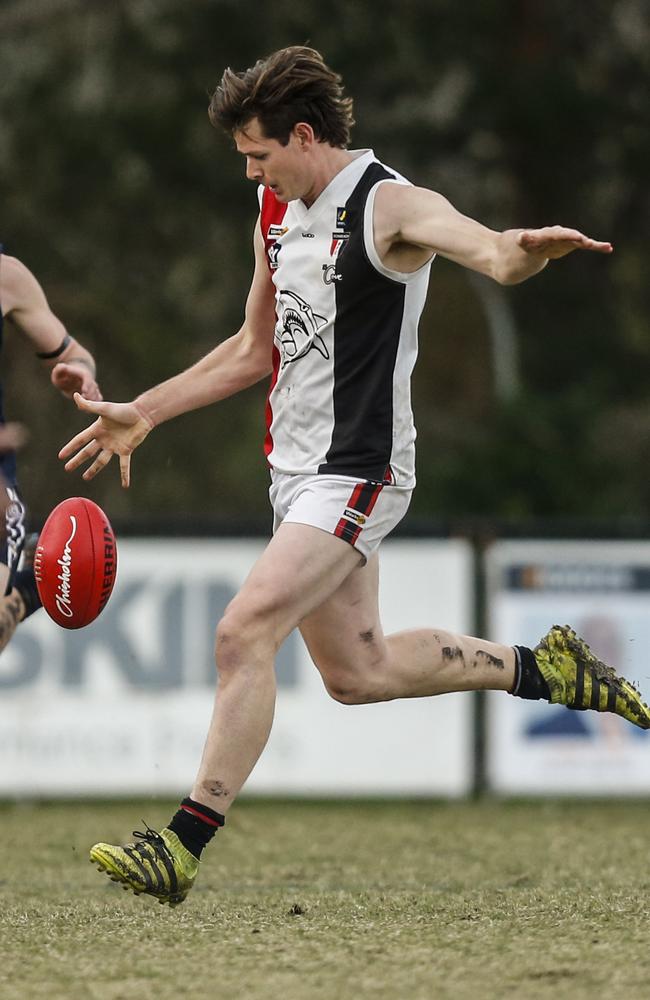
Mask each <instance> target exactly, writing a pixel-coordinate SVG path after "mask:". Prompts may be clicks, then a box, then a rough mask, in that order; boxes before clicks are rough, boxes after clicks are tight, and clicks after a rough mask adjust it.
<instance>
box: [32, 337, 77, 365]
mask: <svg viewBox="0 0 650 1000" xmlns="http://www.w3.org/2000/svg"><path fill="white" fill-rule="evenodd" d="M71 341H72V337H71V336H70V334H69V333H66V335H65V337H64V338H63V340H62V341H61V343H60V344H59V346H58V347H57V348H56V350H55V351H37V352H36V357H37V358H41V359H42V360H43V361H51V360H52V358H58V356H59V354H63V352H64V351H65V349H66V347H67V346H68V344H69V343H70V342H71Z"/></svg>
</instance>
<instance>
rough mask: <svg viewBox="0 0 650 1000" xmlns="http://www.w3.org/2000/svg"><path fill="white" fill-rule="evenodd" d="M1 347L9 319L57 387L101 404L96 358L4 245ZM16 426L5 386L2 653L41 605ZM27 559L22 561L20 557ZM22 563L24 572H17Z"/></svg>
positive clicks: (0, 461) (0, 481)
mask: <svg viewBox="0 0 650 1000" xmlns="http://www.w3.org/2000/svg"><path fill="white" fill-rule="evenodd" d="M0 306H1V310H0V346H1V345H2V336H3V332H4V320H9V321H10V322H11V324H12V325H13V326H14V328H15V329H16V330H17V331H18V333H20V334H22V335H23V336H24V337H25V338H26V340H27V342H28V343H29V344H30V346H31V347H32V349H33V350H34V351H35V353H36V357H37V358H40V360H41V363H42V365H43V366H44V367H45V368H46V370H47V371H49V372H50V379H51V382H52V385H53V386H54V387H55V388H57V389H58V390H59V391H60V392H62V393H63V395H64V396H67V397H68V398H69V399H71V398H72V396H73V394H74V393H75V392H80V393H81V394H82V395H83V396H84V398H86V399H90V400H95V401H97V400H100V399H101V398H102V395H101V393H100V391H99V388H98V385H97V382H96V381H95V362H94V359H93V356H92V354H91V353H90V352H89V351H87V350H86V348H85V347H82V346H81V344H80V343H79V342H78V341H77V340H75V339H74V338H73V337H71V336H70V334H69V333H67V332H66V329H65V327H64V326H63V324H62V322H61V320H60V319H58V318H57V317H56V316H55V315H54V313H53V312H52V310H51V309H50V307H49V305H48V303H47V299H46V297H45V293H44V292H43V289H42V288H41V286H40V285H39V283H38V281H37V280H36V278H35V277H34V275H33V274H32V272H31V271H30V270H29V269H28V268H27V267H26V266H25V265H24V264H23V263H21V261H19V260H18V259H17V258H16V257H10V256H8V255H7V254H3V253H2V246H0ZM23 436H24V435H23V434H22V433H21V429H20V428H19V427H18V426H17V425H16V424H5V419H4V413H3V406H2V386H1V385H0V490H2V494H3V496H2V501H1V502H0V507H1V508H2V509H4V515H5V532H2V533H1V534H2V535H3V536H4V537H3V538H2V540H1V541H0V652H2V650H3V649H4V648H5V647H6V645H7V643H8V642H9V641H10V639H11V637H12V636H13V634H14V632H15V630H16V627H17V625H18V623H19V622H21V621H22V620H23V619H24V618H26V617H28V616H29V615H31V614H33V613H34V611H37V610H38V608H40V606H41V602H40V598H39V596H38V591H37V589H36V581H35V579H34V570H33V567H32V565H31V562H32V559H33V548H34V544H35V541H34V544H32V545H27V546H26V545H25V530H26V509H25V505H24V503H23V500H22V497H21V495H20V491H19V489H18V484H17V481H16V452H15V449H16V447H18V446H19V445H20V444H21V442H22V439H23ZM21 557H22V558H21ZM19 564H20V569H19V568H18V567H19Z"/></svg>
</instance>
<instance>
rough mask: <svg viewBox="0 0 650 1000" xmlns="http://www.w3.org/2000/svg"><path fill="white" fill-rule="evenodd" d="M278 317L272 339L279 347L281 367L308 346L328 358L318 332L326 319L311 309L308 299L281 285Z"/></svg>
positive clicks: (302, 355) (294, 359)
mask: <svg viewBox="0 0 650 1000" xmlns="http://www.w3.org/2000/svg"><path fill="white" fill-rule="evenodd" d="M278 317H279V321H278V325H277V327H276V330H275V340H276V342H277V344H278V347H279V349H280V355H281V357H282V365H281V367H282V368H284V367H285V365H288V364H290V363H291V362H292V361H298V360H299V359H300V358H304V357H305V355H306V354H309V352H310V351H311V350H312V349H313V350H316V351H318V353H319V354H320V355H322V357H324V358H326V359H329V356H330V355H329V351H328V350H327V344H326V343H325V341H324V340H323V338H322V337H321V335H320V333H319V332H318V331H319V330H322V328H323V327H324V326H325V325H326V323H327V320H326V318H325V317H324V316H319V315H318V314H317V313H315V312H314V310H313V309H312V307H311V306H310V305H309V303H308V302H305V300H304V299H301V298H300V296H299V295H296V293H295V292H290V291H288V290H286V289H285V290H284V291H282V292H280V297H279V300H278Z"/></svg>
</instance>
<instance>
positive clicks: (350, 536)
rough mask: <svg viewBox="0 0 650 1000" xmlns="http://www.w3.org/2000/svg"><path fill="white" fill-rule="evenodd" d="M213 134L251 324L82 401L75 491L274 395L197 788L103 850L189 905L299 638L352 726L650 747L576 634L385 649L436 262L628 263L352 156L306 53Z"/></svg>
mask: <svg viewBox="0 0 650 1000" xmlns="http://www.w3.org/2000/svg"><path fill="white" fill-rule="evenodd" d="M209 113H210V119H211V121H212V123H213V124H214V125H215V126H218V127H221V128H224V129H225V130H226V131H227V132H228V133H230V134H231V135H232V136H233V138H234V141H235V144H236V147H237V150H238V152H239V154H240V155H241V156H242V158H243V160H244V163H245V169H246V176H247V177H248V179H249V180H251V181H252V182H253V183H254V184H256V185H257V188H258V196H259V202H260V215H259V219H258V221H257V224H256V226H255V232H254V237H253V250H254V257H255V271H254V275H253V280H252V285H251V288H250V291H249V293H248V299H247V302H246V309H245V317H244V321H243V324H242V326H241V328H240V329H239V331H238V332H237V333H235V334H234V336H231V337H229V338H228V339H226V340H224V341H223V342H222V343H220V344H219V345H218V346H217V347H216V348H215V349H214V350H213V351H211V352H210V353H209V354H208V355H206V357H204V358H203V359H202V360H201V361H199V362H198V363H197V364H195V365H194V366H193V367H191V368H189V369H188V370H186V371H184V372H182V373H180V374H178V375H176V376H174V377H173V378H171V379H169V380H168V381H166V382H163V383H162V384H160V385H158V386H156V387H154V388H152V389H150V390H149V391H147V392H145V393H143V394H142V395H141V396H138V398H137V399H135V400H134V401H133V402H131V403H109V402H100V403H97V402H92V401H91V400H87V399H84V398H82V396H80V395H77V396H76V397H75V398H76V400H77V405H78V406H79V407H80V409H82V410H84V411H86V412H87V413H89V414H93V415H95V416H96V418H97V419H96V420H95V422H94V423H93V424H92V425H91V426H89V427H88V428H87V429H86V430H84V431H82V432H81V433H80V434H77V435H76V436H75V437H74V438H73V439H72V440H71V441H70V442H69V443H68V444H67V445H66V446H65V447H64V448H63V449H62V450H61V453H60V457H61V458H62V459H64V460H66V469H68V470H73V469H77V468H79V466H81V465H82V464H83V463H84V462H89V463H90V464H89V466H88V468H87V469H86V471H85V472H84V474H83V475H84V478H85V479H92V477H93V476H95V475H96V474H97V473H98V472H99V471H100V470H101V469H103V468H104V466H105V465H106V464H107V463H108V462H109V461H110V459H111V458H112V456H113V455H117V456H118V457H119V462H120V468H121V477H122V484H123V485H124V486H125V487H127V486H128V485H129V483H130V464H131V455H132V453H133V451H134V449H135V448H136V447H137V446H138V445H140V444H141V443H142V442H143V441H144V439H145V438H146V437H147V435H148V434H149V433H150V432H151V431H152V430H153V429H154V428H155V427H157V426H158V425H159V424H161V423H163V422H164V421H166V420H170V419H171V418H173V417H176V416H178V415H179V414H181V413H185V412H187V411H188V410H193V409H196V408H197V407H201V406H207V405H209V404H211V403H215V402H217V401H218V400H221V399H224V398H225V397H227V396H230V395H232V394H233V393H236V392H239V391H240V390H241V389H245V388H246V387H247V386H250V385H252V384H253V383H255V382H257V381H259V380H260V379H262V378H267V377H268V376H269V375H271V387H270V392H269V401H268V407H267V415H268V427H267V437H266V454H267V457H268V461H269V466H270V475H271V486H270V498H271V503H272V506H273V510H274V515H275V526H274V534H273V538H272V539H271V541H270V542H269V545H268V547H267V548H266V550H265V552H264V553H263V554H262V556H261V557H260V559H259V560H258V562H257V563H256V565H255V566H254V568H253V570H252V571H251V573H250V575H249V577H248V579H247V580H246V582H245V583H244V585H243V587H242V588H241V590H240V592H239V593H238V595H237V596H236V597H235V598H234V600H233V601H232V602H231V604H230V605H229V606H228V608H227V609H226V611H225V613H224V616H223V618H222V619H221V621H220V622H219V624H218V627H217V641H216V659H217V664H218V684H217V691H216V698H215V704H214V713H213V716H212V722H211V725H210V728H209V731H208V735H207V740H206V743H205V749H204V753H203V758H202V760H201V763H200V767H199V770H198V775H197V778H196V781H195V784H194V787H193V788H192V790H191V794H190V795H189V796H188V797H187V798H186V799H184V800H183V801H182V803H181V804H180V808H179V809H178V811H177V813H176V814H175V815H174V817H173V818H172V819H171V821H170V823H169V825H168V826H167V827H165V828H164V829H163V830H162V831H161V832H160V833H157V832H155V831H153V830H150V829H147V830H145V831H144V832H142V833H137V834H136V837H137V842H135V843H133V844H128V845H126V846H124V847H121V846H115V845H110V844H103V843H102V844H97V845H95V847H93V848H92V850H91V859H92V860H93V861H95V862H96V863H97V864H98V866H99V867H100V869H102V870H104V871H106V872H107V873H108V874H109V876H110V877H111V878H113V879H114V880H117V881H121V882H122V883H124V884H125V885H127V886H130V887H131V888H132V889H133V890H134V891H135V892H136V893H149V894H151V895H153V896H155V897H157V898H158V899H159V900H160V902H162V903H170V904H172V905H174V904H176V903H179V902H180V901H181V900H183V899H184V898H185V896H186V895H187V892H188V890H189V889H190V887H191V886H192V884H193V882H194V879H195V877H196V874H197V871H198V867H199V858H200V857H201V853H202V851H203V849H204V847H205V846H206V844H207V843H208V842H209V840H210V839H211V837H212V836H213V834H214V833H215V832H216V831H217V830H218V829H219V827H221V826H222V825H223V823H224V817H225V815H226V813H227V811H228V809H229V808H230V806H231V804H232V802H233V801H234V799H235V797H236V795H237V793H238V792H239V790H240V789H241V787H242V785H243V784H244V782H245V781H246V779H247V777H248V775H249V774H250V772H251V770H252V768H253V766H254V764H255V762H256V761H257V759H258V757H259V755H260V754H261V752H262V750H263V748H264V746H265V744H266V741H267V738H268V735H269V732H270V729H271V723H272V719H273V710H274V703H275V675H274V657H275V654H276V652H277V650H278V648H279V646H280V644H281V643H282V641H283V640H284V639H285V638H286V636H287V635H288V634H289V633H290V632H291V631H292V630H293V629H294V628H299V629H300V631H301V633H302V636H303V638H304V640H305V642H306V644H307V647H308V649H309V652H310V654H311V656H312V659H313V661H314V663H315V665H316V667H317V669H318V670H319V671H320V673H321V676H322V679H323V683H324V685H325V688H326V689H327V691H328V692H329V694H330V695H331V696H332V697H333V698H335V699H337V700H338V701H340V702H343V703H345V704H349V705H356V704H363V703H367V702H377V701H387V700H390V699H394V698H415V697H423V696H429V695H436V694H441V693H443V692H448V691H467V690H477V689H492V690H502V691H505V692H510V693H511V694H515V695H517V696H519V697H522V698H544V699H546V700H547V701H549V702H557V703H561V704H565V705H568V706H569V707H571V708H576V709H584V708H592V709H595V710H597V711H609V712H614V713H616V714H617V715H620V716H623V717H624V718H625V719H628V720H629V721H630V722H632V723H634V724H635V725H637V726H640V727H642V728H644V729H647V728H649V727H650V711H649V710H648V708H647V707H646V706H645V705H644V704H643V703H642V701H641V699H640V697H639V695H638V693H637V692H636V690H635V689H634V688H633V687H632V686H631V685H630V684H629V683H627V682H626V681H625V680H623V679H622V678H620V677H619V676H617V674H616V673H615V672H614V670H612V669H611V668H610V667H607V666H605V665H604V664H602V663H600V662H599V661H598V660H597V659H596V658H595V657H594V656H593V655H592V654H591V652H590V651H589V649H588V647H587V646H586V645H585V644H584V643H583V642H582V641H581V640H580V639H578V638H577V637H576V636H575V634H574V633H573V632H572V630H571V629H569V628H568V627H566V626H565V627H553V628H552V629H551V630H550V631H549V633H548V634H547V635H546V636H545V637H544V638H543V639H542V640H541V642H540V643H539V645H538V646H537V647H536V648H535V649H534V650H531V649H528V648H525V647H521V646H517V647H514V648H512V647H508V646H504V645H501V644H498V643H494V642H487V641H485V640H483V639H478V638H472V637H469V636H463V635H455V634H451V633H449V632H448V631H445V630H443V629H439V628H432V627H425V628H421V629H414V630H412V631H407V632H401V633H399V634H396V635H389V636H385V635H384V633H383V630H382V626H381V621H380V619H379V611H378V600H377V581H378V550H379V547H380V544H381V542H382V540H383V539H384V538H385V537H386V535H387V534H388V533H389V532H390V531H391V530H392V529H393V528H394V527H395V525H396V524H397V523H398V522H399V521H400V520H401V519H402V518H403V517H404V515H405V513H406V510H407V508H408V505H409V500H410V497H411V492H412V490H413V487H414V484H415V476H414V455H415V448H414V443H415V430H414V426H413V416H412V412H411V403H410V378H411V372H412V369H413V365H414V363H415V358H416V337H417V326H418V321H419V318H420V315H421V312H422V308H423V305H424V301H425V297H426V293H427V283H428V278H429V269H430V267H431V263H432V261H433V258H434V257H435V255H436V254H440V255H442V256H443V257H447V258H449V259H450V260H453V261H455V262H456V263H458V264H460V265H462V266H463V267H467V268H472V269H473V270H475V271H479V272H481V273H482V274H485V275H489V276H490V277H491V278H493V279H494V280H496V281H498V282H500V283H502V284H513V283H515V282H520V281H524V280H525V279H527V278H530V277H532V276H533V275H536V274H538V273H539V272H540V271H542V270H543V269H544V268H545V267H546V266H547V264H548V263H549V261H550V260H556V259H559V258H561V257H564V256H566V255H567V254H569V253H571V252H572V251H574V250H586V251H593V252H596V253H601V254H609V253H610V252H611V250H612V247H611V245H610V244H609V243H606V242H599V241H597V240H594V239H591V238H589V237H588V236H585V235H583V234H582V233H580V232H578V231H577V230H575V229H567V228H565V227H563V226H551V227H546V228H543V229H512V230H508V231H506V232H494V231H493V230H491V229H487V228H486V227H485V226H483V225H481V224H480V223H478V222H475V221H474V220H472V219H470V218H467V217H466V216H464V215H461V214H460V213H459V212H458V211H456V209H455V208H453V207H452V206H451V205H450V204H449V202H448V201H447V200H446V199H445V198H444V197H443V196H442V195H440V194H437V193H435V192H433V191H429V190H424V189H422V188H418V187H414V186H413V185H411V184H410V183H409V182H408V181H406V180H405V179H404V178H403V177H401V176H400V175H399V174H398V173H397V172H396V171H395V170H392V169H391V168H390V167H387V166H385V165H384V164H383V163H381V162H380V161H379V160H378V159H377V157H376V156H375V155H374V153H373V152H372V151H371V150H354V151H353V150H350V149H348V144H349V138H350V127H351V125H352V124H353V119H352V102H351V100H350V99H349V98H348V97H346V96H345V94H344V92H343V89H342V86H341V81H340V78H339V77H338V76H337V74H336V73H335V72H333V71H332V70H331V69H330V68H329V67H327V66H326V65H325V63H324V62H323V59H322V57H321V56H320V54H319V53H318V52H316V51H314V50H313V49H310V48H305V47H291V48H288V49H283V50H281V51H278V52H275V53H274V54H272V55H271V56H269V57H268V58H267V59H264V60H261V61H259V62H258V63H256V65H255V66H253V67H252V68H251V69H249V70H247V71H245V72H243V73H235V72H233V71H232V70H230V69H228V70H226V71H225V73H224V74H223V77H222V79H221V83H220V85H219V87H218V88H217V90H216V92H215V94H214V95H213V98H212V101H211V105H210V112H209Z"/></svg>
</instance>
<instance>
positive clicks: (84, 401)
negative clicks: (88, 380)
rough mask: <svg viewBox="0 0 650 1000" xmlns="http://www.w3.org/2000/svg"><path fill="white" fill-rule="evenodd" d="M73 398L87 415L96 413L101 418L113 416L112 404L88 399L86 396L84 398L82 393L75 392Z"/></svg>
mask: <svg viewBox="0 0 650 1000" xmlns="http://www.w3.org/2000/svg"><path fill="white" fill-rule="evenodd" d="M72 398H73V399H74V401H75V403H76V404H77V406H78V407H79V409H80V410H86V412H87V413H96V414H97V416H100V417H101V416H105V417H110V415H111V412H110V411H111V407H112V405H113V404H112V403H107V402H106V401H105V400H102V399H88V398H87V397H86V396H82V395H81V393H80V392H75V394H74V396H73V397H72Z"/></svg>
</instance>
